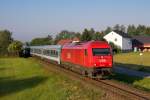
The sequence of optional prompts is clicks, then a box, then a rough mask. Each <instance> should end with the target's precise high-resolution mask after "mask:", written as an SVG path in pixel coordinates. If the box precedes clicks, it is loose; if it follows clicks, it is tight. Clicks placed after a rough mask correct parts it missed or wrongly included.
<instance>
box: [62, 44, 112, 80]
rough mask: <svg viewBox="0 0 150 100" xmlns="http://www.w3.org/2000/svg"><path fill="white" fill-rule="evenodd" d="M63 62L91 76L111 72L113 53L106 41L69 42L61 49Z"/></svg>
mask: <svg viewBox="0 0 150 100" xmlns="http://www.w3.org/2000/svg"><path fill="white" fill-rule="evenodd" d="M60 56H61V64H62V65H65V66H67V67H69V68H71V69H73V70H77V71H78V72H80V73H82V74H83V75H88V76H89V77H99V76H100V77H101V76H102V75H105V74H106V73H107V74H108V73H111V69H112V66H113V55H112V50H111V47H110V45H109V44H108V43H107V42H104V41H89V42H77V43H69V44H66V45H64V46H63V47H62V49H61V54H60Z"/></svg>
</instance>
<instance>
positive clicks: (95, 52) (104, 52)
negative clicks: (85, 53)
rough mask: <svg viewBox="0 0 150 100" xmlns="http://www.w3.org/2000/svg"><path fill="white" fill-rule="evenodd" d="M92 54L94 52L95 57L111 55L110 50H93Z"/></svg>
mask: <svg viewBox="0 0 150 100" xmlns="http://www.w3.org/2000/svg"><path fill="white" fill-rule="evenodd" d="M92 52H93V56H100V55H109V54H110V49H109V48H93V49H92Z"/></svg>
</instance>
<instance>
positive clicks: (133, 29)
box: [30, 24, 150, 45]
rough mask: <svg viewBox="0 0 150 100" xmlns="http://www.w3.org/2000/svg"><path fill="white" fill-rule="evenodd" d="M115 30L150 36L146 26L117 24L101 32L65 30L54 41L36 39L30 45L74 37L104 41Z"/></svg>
mask: <svg viewBox="0 0 150 100" xmlns="http://www.w3.org/2000/svg"><path fill="white" fill-rule="evenodd" d="M113 30H118V31H122V32H124V33H127V34H129V35H131V36H134V35H147V36H150V27H149V26H145V25H138V26H135V25H128V26H127V27H125V26H124V25H119V24H116V25H115V26H113V27H107V28H106V29H105V30H102V31H100V32H98V31H95V30H94V29H93V28H91V29H87V28H85V29H84V30H83V32H71V31H68V30H63V31H61V32H60V33H58V34H57V35H56V37H55V38H54V39H53V38H52V37H51V36H47V37H45V38H34V39H33V40H32V41H31V42H30V44H31V45H47V44H49V45H50V44H57V42H58V41H60V40H61V39H73V38H74V37H77V38H79V39H80V40H81V41H90V40H103V36H104V35H106V34H108V33H109V32H111V31H113Z"/></svg>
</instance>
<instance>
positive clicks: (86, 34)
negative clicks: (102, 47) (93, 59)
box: [81, 29, 94, 41]
mask: <svg viewBox="0 0 150 100" xmlns="http://www.w3.org/2000/svg"><path fill="white" fill-rule="evenodd" d="M93 32H94V31H93V29H91V30H90V31H89V30H88V29H84V31H83V33H82V36H81V41H90V40H92V35H93V34H92V33H93Z"/></svg>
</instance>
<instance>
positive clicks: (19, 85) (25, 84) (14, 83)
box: [0, 76, 48, 97]
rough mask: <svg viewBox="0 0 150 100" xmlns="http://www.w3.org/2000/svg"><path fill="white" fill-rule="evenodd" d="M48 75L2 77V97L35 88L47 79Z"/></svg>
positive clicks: (0, 81)
mask: <svg viewBox="0 0 150 100" xmlns="http://www.w3.org/2000/svg"><path fill="white" fill-rule="evenodd" d="M47 79H48V78H47V77H41V76H36V77H31V78H26V79H12V78H9V77H6V78H0V97H2V96H5V95H9V94H12V93H16V92H19V91H22V90H25V89H28V88H33V87H35V86H37V85H38V84H40V83H43V82H45V81H46V80H47Z"/></svg>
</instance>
